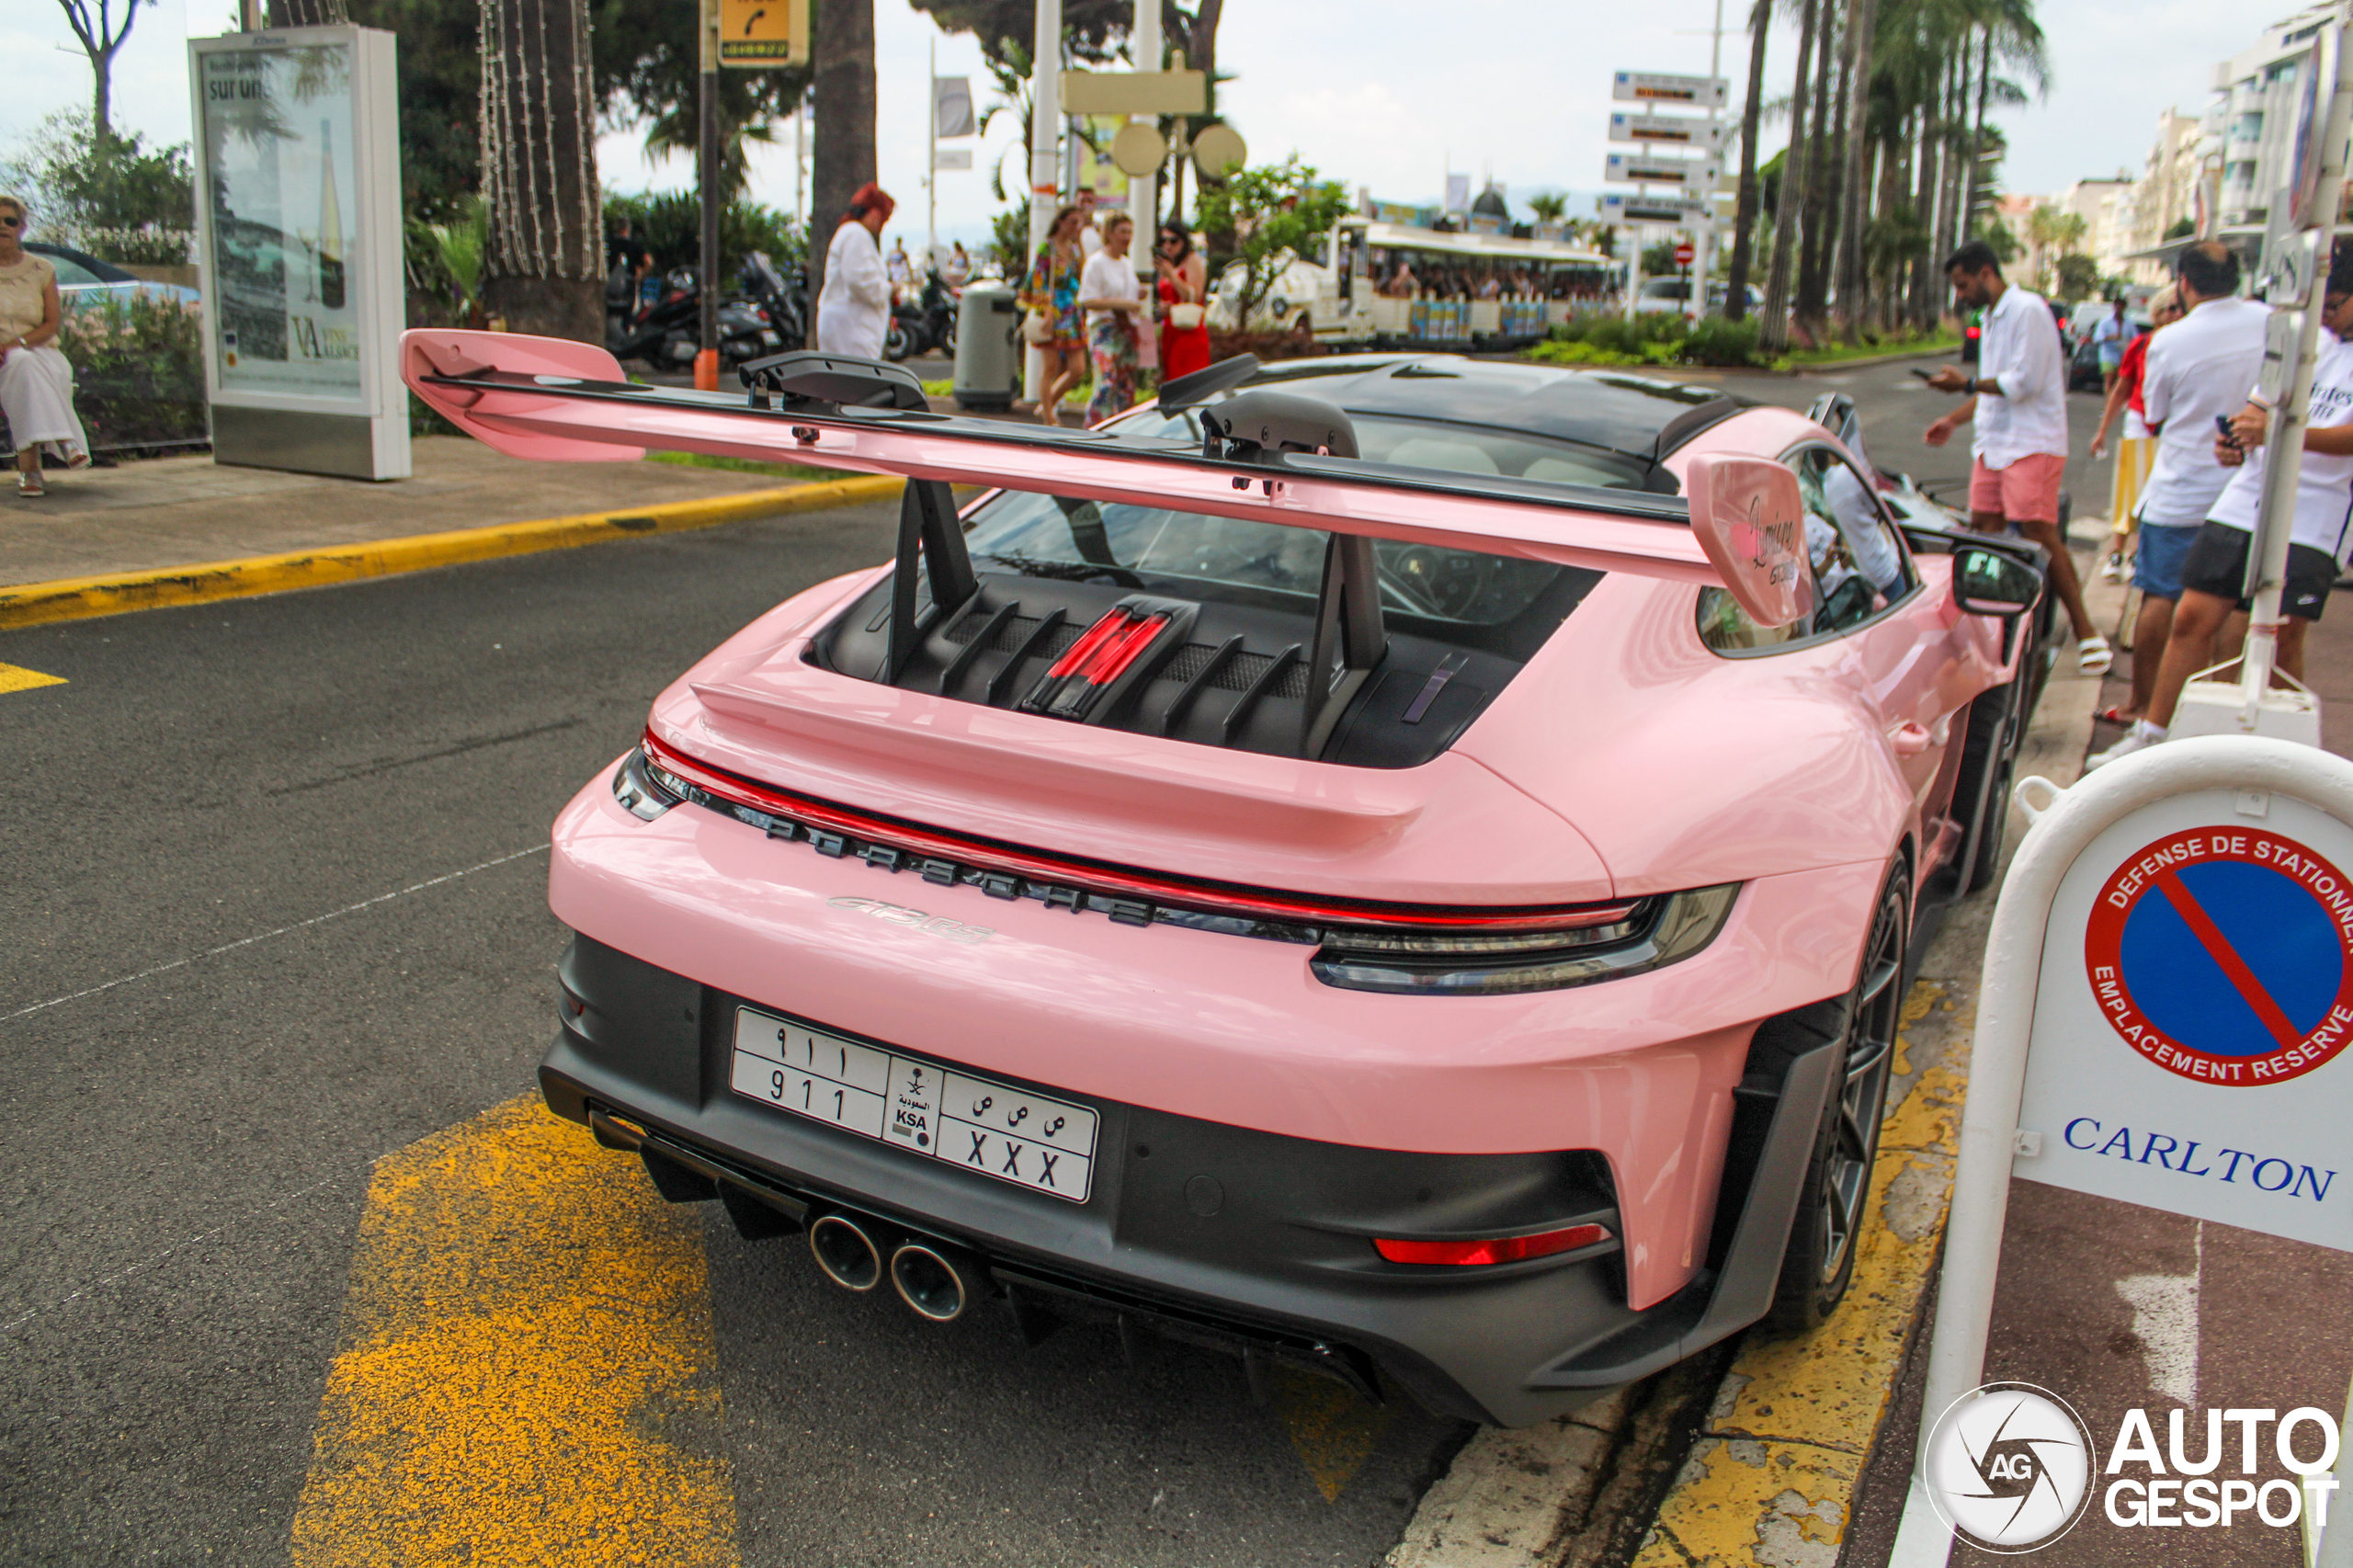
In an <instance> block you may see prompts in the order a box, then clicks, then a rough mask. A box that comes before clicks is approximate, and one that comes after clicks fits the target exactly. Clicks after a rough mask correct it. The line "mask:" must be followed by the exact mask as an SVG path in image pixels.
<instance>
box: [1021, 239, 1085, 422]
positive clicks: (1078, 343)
mask: <svg viewBox="0 0 2353 1568" xmlns="http://www.w3.org/2000/svg"><path fill="white" fill-rule="evenodd" d="M1085 222H1086V220H1085V218H1084V216H1083V210H1082V209H1080V208H1078V207H1076V206H1071V207H1065V208H1063V210H1061V211H1059V212H1057V213H1055V214H1054V221H1053V222H1052V223H1051V225H1049V226H1048V228H1047V230H1046V243H1045V244H1041V245H1040V246H1039V247H1038V255H1037V256H1036V258H1035V259H1034V260H1032V261H1031V262H1030V264H1029V278H1027V279H1026V280H1025V281H1024V282H1023V284H1022V286H1021V298H1020V305H1021V308H1022V310H1023V311H1024V312H1027V314H1025V315H1024V316H1023V318H1022V326H1021V333H1022V336H1023V337H1024V338H1025V339H1026V340H1027V341H1028V342H1029V346H1030V347H1033V348H1035V349H1037V350H1038V353H1039V355H1040V358H1041V360H1042V364H1041V365H1040V369H1039V376H1040V383H1039V390H1038V422H1039V423H1040V424H1041V425H1059V424H1061V423H1062V402H1063V394H1064V393H1065V392H1069V391H1070V390H1071V389H1072V388H1073V387H1074V386H1076V385H1078V383H1079V382H1080V381H1082V380H1084V379H1085V377H1086V335H1085V334H1084V333H1083V332H1082V331H1081V330H1080V327H1079V314H1078V280H1079V274H1080V271H1081V270H1082V269H1083V268H1084V267H1085V266H1086V262H1085V259H1084V257H1083V256H1082V255H1081V254H1080V251H1079V245H1078V232H1079V230H1080V229H1081V228H1082V227H1083V226H1084V225H1085Z"/></svg>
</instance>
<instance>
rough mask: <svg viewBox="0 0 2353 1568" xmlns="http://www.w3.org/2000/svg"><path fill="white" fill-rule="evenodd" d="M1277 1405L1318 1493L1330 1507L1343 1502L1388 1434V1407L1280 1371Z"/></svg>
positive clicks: (1312, 1377) (1320, 1380)
mask: <svg viewBox="0 0 2353 1568" xmlns="http://www.w3.org/2000/svg"><path fill="white" fill-rule="evenodd" d="M1274 1402H1275V1414H1276V1415H1279V1416H1281V1417H1282V1423H1283V1427H1284V1429H1285V1430H1286V1431H1288V1432H1289V1433H1290V1445H1291V1447H1292V1448H1294V1449H1298V1450H1299V1459H1300V1462H1301V1463H1302V1464H1304V1465H1305V1466H1306V1467H1307V1473H1308V1475H1309V1476H1310V1477H1312V1478H1313V1480H1314V1482H1315V1489H1316V1490H1317V1491H1319V1492H1321V1493H1323V1494H1324V1501H1325V1502H1326V1503H1336V1502H1338V1501H1339V1500H1340V1494H1341V1493H1342V1492H1344V1491H1346V1490H1347V1485H1348V1483H1349V1482H1351V1481H1354V1480H1355V1479H1356V1477H1357V1471H1360V1470H1362V1469H1363V1468H1364V1461H1365V1460H1369V1459H1370V1458H1371V1457H1372V1450H1373V1449H1374V1448H1375V1447H1377V1446H1378V1445H1379V1444H1380V1442H1381V1434H1382V1433H1383V1432H1386V1431H1387V1430H1389V1423H1390V1420H1391V1419H1392V1417H1391V1415H1390V1412H1389V1410H1388V1407H1387V1406H1385V1405H1379V1404H1374V1403H1370V1402H1369V1401H1367V1400H1366V1399H1365V1398H1364V1397H1363V1396H1362V1395H1361V1394H1359V1393H1358V1392H1356V1391H1355V1390H1353V1389H1350V1388H1347V1387H1346V1386H1344V1385H1342V1384H1340V1383H1336V1382H1335V1381H1332V1380H1331V1379H1330V1378H1325V1377H1319V1376H1317V1375H1316V1374H1315V1373H1313V1372H1308V1371H1302V1370H1300V1369H1296V1368H1292V1367H1277V1368H1275V1369H1274Z"/></svg>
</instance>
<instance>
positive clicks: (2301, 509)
mask: <svg viewBox="0 0 2353 1568" xmlns="http://www.w3.org/2000/svg"><path fill="white" fill-rule="evenodd" d="M2217 248H2219V247H2217ZM2209 308H2211V307H2209ZM2256 308H2257V309H2260V308H2261V307H2259V306H2258V307H2256ZM2185 325H2187V324H2186V323H2185ZM2321 327H2322V331H2321V334H2320V341H2319V344H2318V346H2317V348H2316V352H2315V355H2314V359H2313V392H2312V399H2311V401H2310V402H2309V403H2306V404H2305V408H2306V411H2307V418H2308V420H2309V423H2308V424H2307V425H2306V426H2305V428H2304V443H2303V445H2304V450H2303V460H2302V462H2301V463H2300V464H2299V465H2298V469H2297V474H2296V495H2295V502H2294V507H2293V517H2291V518H2282V519H2280V521H2281V523H2282V524H2283V525H2284V526H2286V527H2288V528H2289V529H2290V534H2289V539H2290V542H2289V546H2288V573H2287V582H2286V584H2285V585H2284V586H2283V588H2282V591H2281V593H2280V597H2279V608H2280V610H2281V611H2282V613H2283V616H2284V619H2283V620H2282V621H2281V623H2280V625H2279V668H2280V669H2281V670H2282V671H2284V672H2285V673H2286V674H2288V675H2289V676H2293V677H2296V678H2298V679H2302V676H2303V673H2304V631H2305V629H2306V628H2307V627H2309V626H2311V625H2312V623H2313V621H2316V620H2318V619H2320V615H2321V611H2322V610H2323V609H2325V608H2327V605H2328V592H2329V589H2330V588H2331V587H2333V586H2335V585H2336V574H2337V571H2338V563H2339V562H2341V561H2342V560H2343V558H2344V553H2345V544H2346V529H2347V518H2348V517H2353V343H2348V342H2347V338H2349V337H2353V243H2347V242H2341V241H2340V242H2339V243H2338V244H2337V246H2336V254H2335V256H2334V257H2333V258H2332V260H2331V263H2330V266H2329V269H2328V282H2327V285H2326V287H2325V292H2324V295H2323V303H2322V311H2321ZM2177 330H2178V329H2177ZM2152 352H2154V350H2152ZM2174 417H2179V415H2174ZM2230 423H2231V432H2230V434H2229V435H2228V436H2222V435H2214V436H2212V437H2211V444H2212V448H2213V453H2214V460H2215V461H2216V462H2217V463H2219V464H2220V465H2221V466H2222V468H2224V469H2225V470H2233V469H2234V470H2235V471H2236V472H2232V473H2230V475H2229V477H2228V480H2227V482H2226V483H2224V484H2223V486H2222V494H2219V495H2218V496H2216V497H2215V500H2214V503H2213V505H2212V506H2211V507H2210V508H2209V509H2208V511H2207V513H2206V518H2205V521H2204V522H2203V523H2202V524H2201V525H2200V527H2198V528H2196V529H2194V530H2192V531H2193V532H2194V534H2195V536H2196V537H2194V538H2193V539H2191V540H2190V541H2189V545H2188V550H2187V551H2186V552H2185V553H2184V555H2183V558H2182V562H2181V573H2180V582H2181V599H2180V603H2179V604H2178V605H2177V607H2176V608H2175V609H2174V612H2173V631H2172V635H2171V636H2170V637H2169V638H2168V639H2167V640H2166V642H2165V663H2164V665H2162V666H2161V667H2160V668H2159V669H2158V671H2157V679H2156V686H2155V688H2154V690H2153V691H2152V693H2151V694H2150V698H2149V705H2148V708H2147V710H2146V711H2145V712H2144V713H2143V715H2142V717H2141V718H2140V719H2139V720H2137V721H2136V722H2134V723H2133V725H2132V727H2131V729H2130V730H2128V731H2126V732H2125V733H2124V736H2123V738H2122V739H2121V740H2119V741H2118V742H2117V743H2116V744H2114V745H2111V746H2109V748H2108V749H2107V750H2106V751H2103V752H2100V753H2099V754H2098V755H2097V756H2094V757H2092V758H2091V760H2090V761H2088V762H2087V763H2086V764H2085V767H2105V766H2106V765H2108V764H2109V763H2111V762H2114V761H2115V760H2116V759H2117V758H2118V757H2120V756H2131V755H2132V754H2133V753H2134V752H2137V751H2146V750H2147V749H2148V748H2149V747H2151V746H2153V745H2155V744H2158V743H2160V742H2162V741H2163V740H2164V739H2165V734H2166V732H2167V731H2168V730H2169V729H2170V728H2171V727H2172V724H2173V718H2174V710H2175V709H2176V708H2177V706H2179V704H2180V702H2181V691H2182V687H2185V686H2188V684H2189V679H2190V677H2191V676H2194V675H2196V674H2197V673H2198V672H2199V671H2200V670H2202V669H2204V668H2205V667H2206V666H2207V665H2209V664H2210V663H2211V661H2212V659H2213V657H2214V645H2215V642H2216V640H2217V639H2218V638H2219V637H2220V636H2221V635H2222V627H2223V623H2224V622H2225V621H2227V620H2228V619H2230V617H2231V614H2232V612H2233V611H2234V610H2238V611H2245V610H2247V609H2248V608H2249V604H2248V601H2247V600H2246V599H2245V598H2242V597H2240V591H2241V589H2242V588H2243V587H2244V586H2245V581H2246V564H2247V551H2248V548H2249V546H2250V545H2251V544H2252V542H2253V539H2254V532H2255V520H2256V508H2257V506H2259V505H2260V503H2261V500H2262V496H2263V473H2264V468H2265V460H2266V456H2267V454H2266V451H2265V449H2264V437H2265V435H2266V433H2267V430H2268V426H2269V424H2270V409H2269V408H2268V406H2267V405H2266V403H2264V401H2263V392H2262V390H2261V388H2260V387H2257V389H2256V391H2255V392H2253V393H2251V394H2250V395H2249V397H2248V400H2247V402H2246V403H2245V405H2244V406H2242V407H2241V408H2240V409H2239V411H2238V413H2236V414H2235V415H2233V416H2232V417H2231V422H2230ZM2206 428H2207V430H2208V431H2209V432H2211V430H2212V429H2213V426H2212V422H2211V420H2210V421H2208V423H2207V426H2206ZM2146 548H2147V547H2146V543H2145V541H2144V542H2143V551H2145V550H2146Z"/></svg>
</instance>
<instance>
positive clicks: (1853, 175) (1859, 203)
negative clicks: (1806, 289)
mask: <svg viewBox="0 0 2353 1568" xmlns="http://www.w3.org/2000/svg"><path fill="white" fill-rule="evenodd" d="M1878 22H1879V6H1878V4H1877V0H1848V10H1847V66H1846V70H1845V73H1844V75H1845V78H1846V81H1847V94H1846V97H1845V98H1844V100H1843V107H1844V108H1845V111H1846V116H1847V132H1846V138H1845V140H1846V150H1847V157H1846V165H1845V170H1844V172H1843V174H1842V175H1841V176H1840V177H1839V181H1838V191H1839V202H1838V208H1839V211H1838V298H1839V300H1840V301H1841V306H1840V312H1839V313H1840V314H1841V315H1842V316H1843V317H1844V318H1845V321H1846V324H1847V341H1848V342H1850V343H1851V342H1853V341H1854V340H1855V338H1856V336H1857V335H1858V328H1859V326H1860V324H1861V321H1862V312H1863V301H1864V297H1865V295H1866V294H1868V293H1869V291H1870V257H1868V256H1865V255H1864V254H1863V231H1864V230H1865V229H1866V228H1868V227H1869V226H1870V187H1868V186H1866V185H1865V183H1864V178H1865V176H1866V174H1867V172H1868V171H1867V170H1866V169H1865V168H1864V166H1863V165H1864V162H1865V160H1866V159H1867V158H1868V157H1869V156H1870V149H1869V148H1868V146H1867V145H1866V137H1865V134H1864V132H1865V130H1866V120H1867V119H1868V115H1869V110H1870V98H1871V34H1872V32H1873V31H1874V29H1875V28H1877V26H1878Z"/></svg>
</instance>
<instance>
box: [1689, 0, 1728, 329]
mask: <svg viewBox="0 0 2353 1568" xmlns="http://www.w3.org/2000/svg"><path fill="white" fill-rule="evenodd" d="M1723 60H1724V0H1716V19H1715V22H1714V25H1713V26H1712V27H1711V28H1710V29H1709V33H1708V74H1709V75H1711V76H1722V74H1723V70H1722V66H1723ZM1718 112H1721V111H1718ZM1708 118H1709V119H1715V118H1716V114H1715V113H1711V114H1710V115H1709V116H1708ZM1708 200H1709V208H1710V212H1711V216H1712V214H1713V210H1714V205H1715V188H1714V187H1712V186H1711V187H1709V191H1708ZM1695 238H1696V239H1697V241H1698V244H1699V265H1698V266H1697V267H1691V268H1687V269H1686V270H1685V272H1684V279H1685V281H1686V283H1687V284H1688V286H1689V287H1688V288H1687V289H1686V290H1685V294H1686V296H1687V298H1688V301H1689V302H1690V305H1691V316H1692V319H1693V320H1694V321H1697V320H1698V319H1699V317H1701V316H1704V315H1706V314H1707V313H1708V279H1709V278H1711V277H1713V276H1714V274H1715V267H1716V226H1715V224H1714V223H1712V222H1709V223H1702V224H1700V225H1699V233H1698V234H1697V235H1696V236H1695ZM1694 279H1696V281H1694ZM1693 288H1696V289H1697V290H1699V292H1698V293H1696V294H1694V293H1691V292H1690V289H1693Z"/></svg>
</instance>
